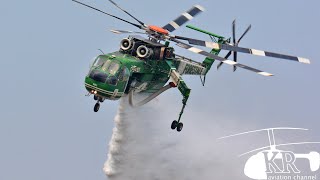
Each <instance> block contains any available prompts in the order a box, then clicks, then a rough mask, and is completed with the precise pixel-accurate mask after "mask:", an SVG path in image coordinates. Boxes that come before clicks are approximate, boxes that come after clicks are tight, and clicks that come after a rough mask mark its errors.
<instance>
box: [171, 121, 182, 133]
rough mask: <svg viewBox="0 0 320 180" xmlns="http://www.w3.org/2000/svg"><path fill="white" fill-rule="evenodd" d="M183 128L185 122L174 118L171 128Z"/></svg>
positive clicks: (178, 129) (179, 129)
mask: <svg viewBox="0 0 320 180" xmlns="http://www.w3.org/2000/svg"><path fill="white" fill-rule="evenodd" d="M182 128H183V123H181V122H178V121H176V120H174V121H173V122H172V123H171V129H172V130H174V129H177V131H178V132H180V131H182Z"/></svg>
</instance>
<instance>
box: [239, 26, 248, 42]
mask: <svg viewBox="0 0 320 180" xmlns="http://www.w3.org/2000/svg"><path fill="white" fill-rule="evenodd" d="M250 29H251V25H250V26H249V27H248V28H247V29H246V31H244V33H243V34H242V36H241V37H240V38H239V40H238V41H237V44H239V42H240V41H241V39H242V38H243V37H244V36H245V35H246V34H247V33H248V31H249V30H250Z"/></svg>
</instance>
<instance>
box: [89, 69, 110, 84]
mask: <svg viewBox="0 0 320 180" xmlns="http://www.w3.org/2000/svg"><path fill="white" fill-rule="evenodd" d="M89 77H90V78H91V79H93V80H95V81H98V82H101V83H106V81H107V78H108V74H106V73H103V72H100V71H98V70H92V71H91V72H90V74H89Z"/></svg>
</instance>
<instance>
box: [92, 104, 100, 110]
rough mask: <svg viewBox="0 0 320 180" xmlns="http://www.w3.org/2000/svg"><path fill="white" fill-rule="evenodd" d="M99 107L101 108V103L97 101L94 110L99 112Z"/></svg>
mask: <svg viewBox="0 0 320 180" xmlns="http://www.w3.org/2000/svg"><path fill="white" fill-rule="evenodd" d="M99 109H100V103H99V102H97V103H96V104H95V105H94V108H93V111H94V112H98V111H99Z"/></svg>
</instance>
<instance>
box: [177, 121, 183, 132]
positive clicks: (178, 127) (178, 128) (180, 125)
mask: <svg viewBox="0 0 320 180" xmlns="http://www.w3.org/2000/svg"><path fill="white" fill-rule="evenodd" d="M182 128H183V123H179V124H178V126H177V131H178V132H180V131H181V130H182Z"/></svg>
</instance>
